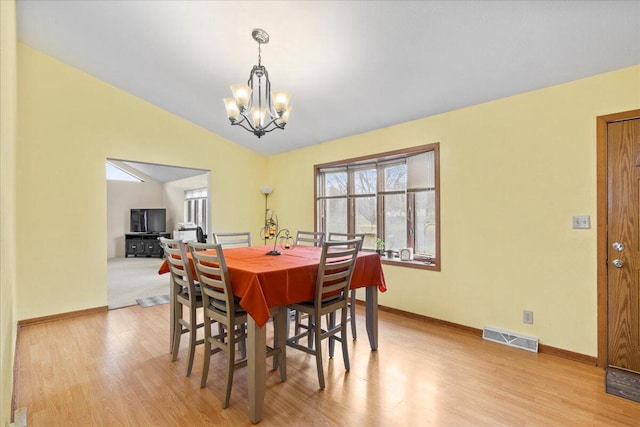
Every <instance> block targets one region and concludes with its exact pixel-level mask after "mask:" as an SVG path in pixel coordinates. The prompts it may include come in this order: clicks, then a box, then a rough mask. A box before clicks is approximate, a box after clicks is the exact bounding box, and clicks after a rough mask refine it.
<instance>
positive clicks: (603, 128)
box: [596, 110, 640, 368]
mask: <svg viewBox="0 0 640 427" xmlns="http://www.w3.org/2000/svg"><path fill="white" fill-rule="evenodd" d="M635 118H640V110H630V111H624V112H621V113H615V114H607V115H604V116H598V117H597V118H596V125H597V153H596V178H597V196H596V201H597V202H596V203H597V210H596V216H597V222H596V224H597V226H596V228H597V237H596V238H597V243H596V245H597V293H598V308H597V310H598V313H597V316H598V359H597V366H599V367H601V368H606V367H607V359H608V347H607V323H608V318H607V304H608V301H607V253H608V243H607V242H608V239H607V237H608V236H607V212H608V202H607V201H608V199H609V193H608V191H607V188H608V182H607V125H608V124H609V123H614V122H619V121H622V120H630V119H635Z"/></svg>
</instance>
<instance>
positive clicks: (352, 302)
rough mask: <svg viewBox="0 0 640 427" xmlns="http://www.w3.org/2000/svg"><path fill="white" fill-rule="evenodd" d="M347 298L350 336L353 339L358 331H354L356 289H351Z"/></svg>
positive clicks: (356, 336)
mask: <svg viewBox="0 0 640 427" xmlns="http://www.w3.org/2000/svg"><path fill="white" fill-rule="evenodd" d="M349 300H350V305H349V310H350V317H351V336H352V337H353V339H354V340H355V339H357V338H358V332H357V331H356V290H355V289H353V290H352V291H351V296H350V298H349Z"/></svg>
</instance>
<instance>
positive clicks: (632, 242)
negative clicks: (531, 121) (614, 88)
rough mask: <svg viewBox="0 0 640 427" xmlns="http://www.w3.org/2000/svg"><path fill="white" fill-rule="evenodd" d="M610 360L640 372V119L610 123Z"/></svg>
mask: <svg viewBox="0 0 640 427" xmlns="http://www.w3.org/2000/svg"><path fill="white" fill-rule="evenodd" d="M607 185H608V189H607V193H608V212H607V319H608V321H607V344H608V352H607V353H608V355H607V359H608V360H607V364H608V366H610V367H616V368H621V369H625V370H629V371H635V372H640V326H639V324H640V223H639V221H640V119H633V120H624V121H619V122H614V123H608V124H607Z"/></svg>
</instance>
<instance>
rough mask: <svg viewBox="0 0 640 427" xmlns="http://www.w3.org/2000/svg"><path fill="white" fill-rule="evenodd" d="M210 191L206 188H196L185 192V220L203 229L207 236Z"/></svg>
mask: <svg viewBox="0 0 640 427" xmlns="http://www.w3.org/2000/svg"><path fill="white" fill-rule="evenodd" d="M207 205H208V190H207V189H206V188H196V189H193V190H185V192H184V220H185V221H186V222H192V223H194V224H195V225H198V226H200V227H202V230H203V232H204V233H205V234H206V233H207V232H208V231H207V230H208V224H207V218H208V215H207Z"/></svg>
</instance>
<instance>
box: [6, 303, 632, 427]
mask: <svg viewBox="0 0 640 427" xmlns="http://www.w3.org/2000/svg"><path fill="white" fill-rule="evenodd" d="M358 310H359V311H358V322H359V324H358V332H359V334H360V337H359V338H358V340H356V341H352V342H351V344H350V357H351V372H349V373H345V371H344V365H343V363H342V357H341V356H340V353H337V354H336V357H335V358H334V359H333V360H331V361H327V360H328V359H326V358H325V376H326V381H327V386H326V389H325V390H324V391H321V390H319V389H318V380H317V377H316V370H315V362H314V359H313V358H312V357H311V356H309V355H307V354H304V353H302V352H298V351H295V350H293V349H287V350H288V353H287V370H288V379H287V381H286V382H285V383H281V382H280V379H279V375H278V374H277V372H276V371H269V372H268V374H267V391H266V397H265V410H264V418H263V420H262V422H261V423H260V425H261V426H278V427H282V426H295V425H305V426H523V425H527V426H637V425H640V404H639V403H635V402H632V401H629V400H625V399H623V398H620V397H617V396H613V395H609V394H606V393H605V392H604V371H603V370H602V369H599V368H597V367H594V366H589V365H585V364H581V363H578V362H574V361H569V360H566V359H562V358H558V357H555V356H550V355H545V354H536V353H530V352H527V351H523V350H519V349H515V348H511V347H507V346H503V345H500V344H496V343H492V342H488V341H483V340H482V339H481V338H479V337H476V336H472V335H469V334H465V333H463V332H460V331H456V330H453V329H450V328H447V327H443V326H440V325H434V324H430V323H426V322H422V321H419V320H414V319H406V318H404V317H402V316H400V315H397V314H392V313H388V312H380V349H379V350H378V351H376V352H371V351H370V348H369V344H368V341H367V338H366V332H365V328H364V313H363V311H362V310H363V308H362V307H361V306H358ZM168 319H169V306H168V305H160V306H154V307H148V308H141V307H138V306H132V307H127V308H122V309H118V310H112V311H109V312H107V313H98V314H91V315H87V316H83V317H78V318H71V319H64V320H59V321H54V322H49V323H44V324H39V325H30V326H25V327H22V328H20V329H19V331H18V343H17V358H16V363H17V382H16V401H17V405H18V407H23V406H26V407H27V409H28V425H29V427H37V426H47V427H49V426H65V427H69V426H245V425H250V424H251V423H250V421H249V417H248V403H247V379H246V369H241V370H239V371H236V373H235V379H234V384H233V391H232V395H231V404H230V406H229V408H227V409H222V403H221V399H222V398H223V393H222V390H221V388H222V378H223V372H224V362H223V357H222V356H221V355H214V356H213V358H212V360H211V371H210V375H209V381H208V384H207V387H206V388H204V389H200V387H199V384H200V374H201V370H202V357H203V354H202V346H199V347H198V350H197V352H196V358H195V362H194V368H193V374H192V376H191V377H190V378H186V377H185V376H184V372H185V359H186V339H184V338H183V340H182V344H183V346H182V352H181V354H180V358H179V359H178V361H177V362H175V363H172V362H171V359H170V355H169V351H168V350H169V336H168V330H169V326H168ZM338 348H339V346H338ZM325 354H326V353H325Z"/></svg>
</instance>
